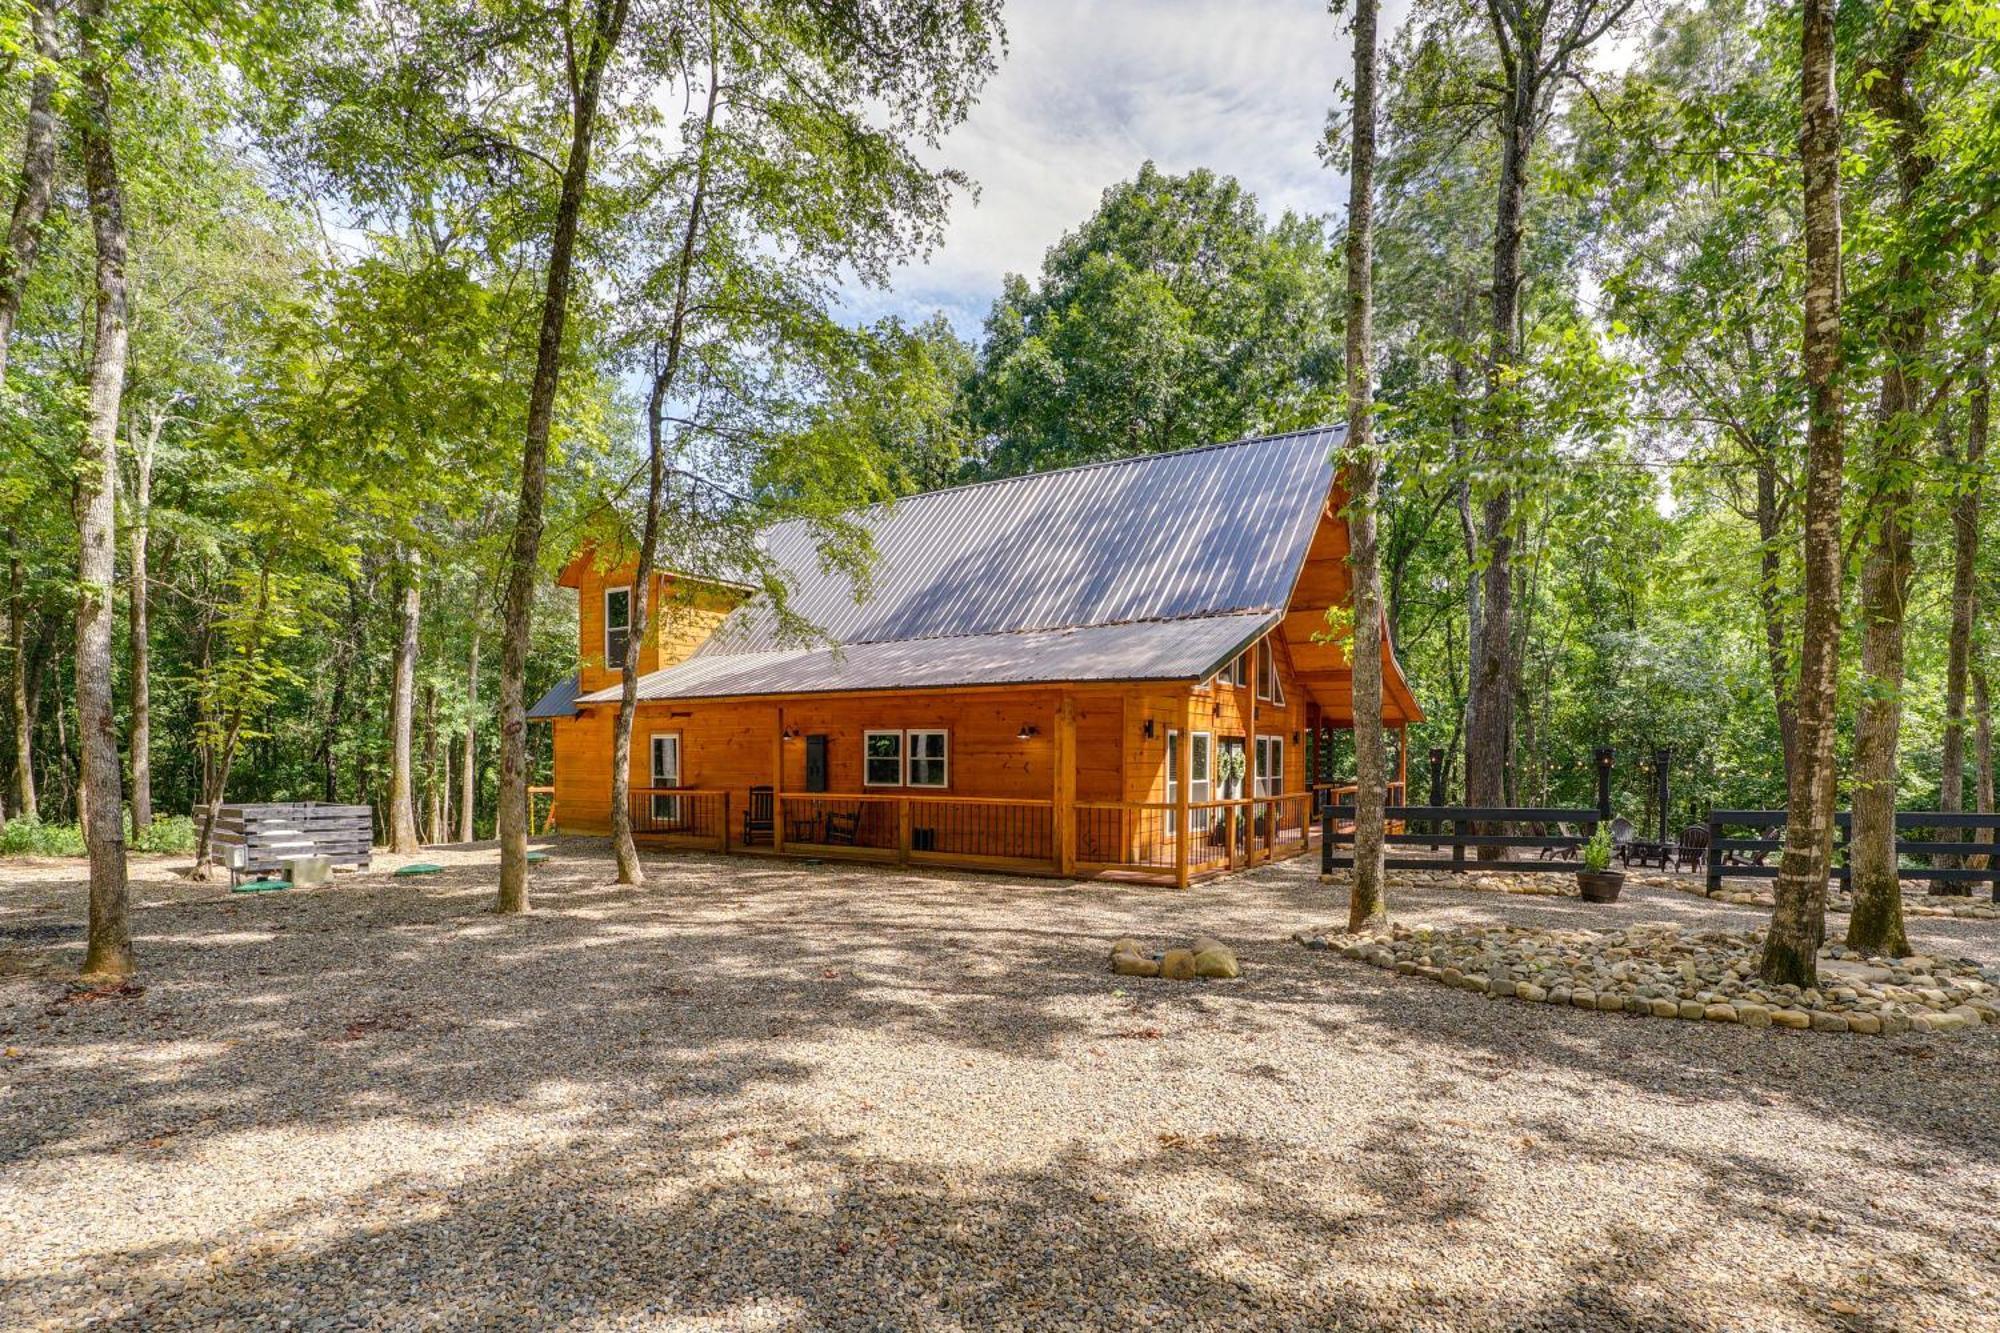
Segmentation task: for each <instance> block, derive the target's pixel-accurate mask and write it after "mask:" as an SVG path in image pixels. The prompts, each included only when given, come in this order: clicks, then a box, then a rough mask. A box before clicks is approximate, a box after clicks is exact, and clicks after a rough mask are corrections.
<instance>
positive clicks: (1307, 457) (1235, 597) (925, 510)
mask: <svg viewBox="0 0 2000 1333" xmlns="http://www.w3.org/2000/svg"><path fill="white" fill-rule="evenodd" d="M1345 436H1346V430H1345V428H1344V427H1338V426H1335V427H1319V428H1316V429H1313V430H1308V431H1298V432H1294V433H1292V434H1288V435H1274V436H1265V437H1261V438H1257V439H1249V440H1238V441H1235V442H1233V443H1229V444H1215V445H1207V446H1204V447H1202V448H1198V449H1187V450H1182V451H1180V452H1178V453H1170V454H1143V455H1139V456H1137V457H1133V458H1124V459H1118V460H1116V461H1113V462H1108V463H1093V464H1087V465H1085V466H1082V467H1074V468H1067V469H1064V470H1062V471H1059V472H1040V473H1030V474H1028V475H1026V476H1021V477H1009V478H1005V479H1002V480H998V481H988V482H980V483H977V484H974V485H970V486H960V487H955V488H952V489H948V490H942V491H930V492H925V493H923V494H920V495H912V496H908V497H906V498H904V499H901V500H898V501H895V502H894V503H893V504H888V505H875V506H871V507H869V508H867V509H864V510H861V511H859V512H858V513H857V514H856V515H855V518H856V520H857V521H858V522H859V524H860V525H861V526H862V527H864V528H865V529H866V530H867V532H868V534H869V537H870V540H871V542H872V545H873V551H874V555H873V559H872V561H871V563H870V566H869V579H868V585H867V590H866V595H865V596H864V597H862V598H861V599H859V600H857V599H856V596H855V588H854V585H853V584H852V583H851V582H850V581H849V579H848V578H847V577H846V576H844V575H842V574H840V573H837V572H834V571H829V570H827V569H826V568H825V567H824V565H823V563H822V562H821V561H820V559H819V557H818V553H817V551H816V550H815V548H814V533H813V530H812V529H811V528H810V527H808V526H807V525H805V524H803V523H787V524H782V525H780V526H778V527H776V528H774V529H773V530H772V531H771V533H770V536H769V539H768V542H767V548H768V550H769V552H770V554H771V555H772V557H773V558H774V559H775V561H776V562H777V563H778V565H779V567H780V568H782V569H784V570H785V571H786V574H787V576H788V578H789V579H790V581H791V589H790V595H789V599H788V605H789V608H790V609H791V610H792V611H793V612H794V613H796V614H797V615H799V616H800V617H802V618H803V619H804V620H805V621H807V622H808V623H810V624H812V625H814V626H816V627H817V628H818V630H819V631H820V632H821V633H822V634H823V635H824V636H825V638H826V639H827V640H828V641H830V642H831V643H832V644H834V645H837V647H836V648H833V649H829V648H826V647H823V646H822V647H801V646H797V645H793V644H787V643H786V642H784V641H783V640H782V638H781V636H780V633H779V627H778V622H777V618H776V616H775V615H774V614H773V613H772V611H771V609H770V607H769V606H768V604H766V603H765V602H763V601H762V600H761V599H757V600H753V601H751V602H749V603H746V604H745V605H744V606H743V607H741V608H739V609H738V610H737V611H736V612H734V613H732V614H731V616H730V617H729V619H728V620H727V621H725V622H724V623H723V625H722V626H721V627H720V628H719V629H717V631H716V632H715V634H714V635H713V636H711V637H710V638H709V640H708V641H707V642H706V643H704V644H703V645H702V647H701V648H700V649H699V650H698V651H697V652H696V653H695V654H694V655H693V656H692V657H690V658H689V659H688V660H687V661H685V662H683V663H681V664H680V665H678V666H674V667H670V668H668V669H666V670H664V671H657V672H654V673H653V674H651V675H649V676H646V677H644V678H642V679H641V680H640V682H639V697H640V698H642V699H671V698H682V697H696V696H710V697H712V696H715V695H719V694H789V693H805V692H813V691H821V690H843V689H850V690H851V689H871V688H899V687H915V686H920V685H921V686H935V685H945V684H952V685H969V684H1000V683H1008V684H1012V683H1026V682H1029V681H1057V680H1119V679H1193V678H1196V677H1199V676H1202V675H1205V674H1207V673H1208V672H1209V671H1210V670H1212V669H1213V668H1214V667H1215V666H1216V665H1217V664H1218V663H1219V662H1220V661H1223V660H1226V659H1227V657H1228V655H1229V654H1231V653H1232V652H1234V651H1235V649H1237V648H1240V647H1241V646H1242V645H1243V644H1244V643H1246V642H1248V640H1249V639H1251V638H1254V637H1255V636H1256V634H1257V633H1260V632H1262V630H1263V629H1266V628H1268V627H1269V626H1270V625H1272V624H1275V623H1276V621H1277V619H1278V617H1279V616H1281V615H1282V613H1283V611H1284V608H1285V603H1286V601H1287V599H1288V598H1289V597H1290V595H1291V590H1292V584H1293V581H1294V580H1295V578H1296V577H1297V575H1298V571H1299V568H1300V565H1301V564H1302V563H1303V561H1304V559H1305V554H1306V548H1307V546H1308V544H1309V543H1310V542H1311V540H1312V535H1313V531H1314V529H1315V527H1316V526H1317V524H1318V522H1319V515H1320V510H1321V507H1322V505H1323V504H1324V502H1325V500H1326V498H1327V496H1328V494H1329V492H1330V491H1331V488H1332V485H1333V471H1334V469H1333V455H1334V451H1335V450H1336V449H1338V448H1339V446H1340V443H1341V441H1342V440H1343V439H1344V438H1345ZM1114 629H1115V630H1117V631H1118V632H1115V633H1112V632H1095V633H1080V632H1079V631H1086V630H1090V631H1110V630H1114ZM891 646H893V648H894V651H889V650H888V649H889V648H890V647H891ZM616 695H617V692H616V691H615V690H603V691H599V692H598V693H596V694H592V695H587V696H585V697H584V698H583V699H582V700H581V702H583V703H600V702H606V701H607V700H609V699H613V698H615V697H616ZM537 706H538V707H539V705H537Z"/></svg>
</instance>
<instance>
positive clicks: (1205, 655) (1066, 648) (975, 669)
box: [585, 612, 1275, 703]
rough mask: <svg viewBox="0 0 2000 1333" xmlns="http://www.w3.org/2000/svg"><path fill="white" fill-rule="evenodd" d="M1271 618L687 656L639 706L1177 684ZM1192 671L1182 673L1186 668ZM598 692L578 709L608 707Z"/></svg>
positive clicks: (644, 685)
mask: <svg viewBox="0 0 2000 1333" xmlns="http://www.w3.org/2000/svg"><path fill="white" fill-rule="evenodd" d="M1274 621H1275V617H1273V616H1270V615H1267V614H1262V613H1256V612H1253V613H1250V614H1247V615H1234V616H1206V617H1202V618H1200V619H1194V620H1148V621H1141V622H1139V623H1137V624H1131V625H1088V626H1084V627H1081V628H1078V629H1057V630H1028V631H1024V632H1023V633H1020V634H976V635H967V636H964V637H961V638H956V639H903V640H899V641H896V642H893V643H862V644H855V645H854V646H852V647H849V648H838V649H837V648H816V649H808V650H801V649H789V650H787V649H780V650H778V651H775V652H768V653H717V654H714V655H712V656H706V657H702V656H697V657H691V658H689V659H688V660H687V661H686V662H683V663H682V664H681V665H679V666H677V667H672V668H670V669H668V670H666V671H656V672H654V673H653V674H652V675H650V676H646V677H643V678H642V679H641V680H640V681H639V697H640V698H641V699H712V698H719V697H722V696H726V695H757V694H819V693H827V692H837V691H841V690H868V689H884V688H891V687H893V688H897V689H939V688H944V687H947V686H953V685H1034V684H1054V683H1057V682H1062V681H1080V680H1180V679H1185V678H1189V677H1192V676H1193V675H1195V674H1197V673H1201V674H1205V673H1206V671H1207V670H1208V669H1211V668H1213V667H1214V666H1216V665H1217V664H1219V663H1221V662H1225V661H1227V660H1228V659H1229V658H1231V657H1233V656H1235V655H1236V653H1237V652H1238V651H1240V650H1241V649H1242V648H1243V646H1244V645H1245V644H1247V643H1249V642H1250V641H1251V640H1252V639H1254V638H1256V637H1257V636H1258V635H1260V634H1262V633H1263V632H1264V631H1265V630H1267V629H1269V628H1270V627H1271V625H1272V624H1273V623H1274ZM1196 662H1198V663H1201V664H1202V665H1201V666H1198V667H1192V668H1191V667H1190V665H1189V664H1190V663H1196ZM617 699H618V691H617V690H616V689H615V688H614V689H607V690H601V691H599V692H598V693H596V694H593V695H590V696H588V698H587V699H586V700H585V702H587V703H614V702H616V701H617Z"/></svg>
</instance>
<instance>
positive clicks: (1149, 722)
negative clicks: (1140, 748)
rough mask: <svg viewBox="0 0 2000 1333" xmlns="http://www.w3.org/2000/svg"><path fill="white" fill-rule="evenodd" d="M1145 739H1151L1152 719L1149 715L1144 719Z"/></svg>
mask: <svg viewBox="0 0 2000 1333" xmlns="http://www.w3.org/2000/svg"><path fill="white" fill-rule="evenodd" d="M1146 739H1147V740H1151V739H1153V719H1152V718H1150V717H1149V718H1147V719H1146Z"/></svg>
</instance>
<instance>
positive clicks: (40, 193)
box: [0, 0, 61, 384]
mask: <svg viewBox="0 0 2000 1333" xmlns="http://www.w3.org/2000/svg"><path fill="white" fill-rule="evenodd" d="M28 22H29V26H30V30H31V32H32V34H33V47H32V57H31V58H32V59H33V61H34V69H35V72H34V75H33V76H32V77H31V78H30V79H29V82H28V117H27V125H26V127H25V131H24V133H23V134H22V136H21V176H20V181H19V183H18V184H17V185H16V186H15V190H14V209H13V213H12V215H11V216H10V218H9V220H8V223H7V240H6V246H5V248H4V249H0V384H5V383H6V380H7V349H8V347H9V346H10V345H11V344H12V343H13V341H14V324H15V322H16V321H17V320H18V319H19V318H20V315H21V298H22V296H23V294H24V293H25V291H26V289H27V285H28V275H29V273H30V272H32V271H33V269H34V266H35V256H36V253H37V252H38V251H39V250H40V248H41V237H42V222H43V220H44V219H45V218H46V217H47V216H48V211H49V200H50V199H51V198H52V197H54V194H55V178H56V64H57V60H58V58H59V56H60V54H61V53H60V48H59V46H58V44H57V41H56V17H55V0H32V3H31V4H30V5H29V9H28Z"/></svg>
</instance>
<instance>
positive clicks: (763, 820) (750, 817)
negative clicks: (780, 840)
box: [743, 787, 778, 847]
mask: <svg viewBox="0 0 2000 1333" xmlns="http://www.w3.org/2000/svg"><path fill="white" fill-rule="evenodd" d="M776 809H777V793H776V791H775V789H773V788H771V787H752V788H751V789H750V805H749V808H747V809H746V810H744V812H743V845H744V846H745V847H754V846H756V845H757V844H758V843H760V842H770V841H771V840H772V838H773V836H774V835H775V833H776V832H777V828H778V820H777V813H776Z"/></svg>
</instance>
